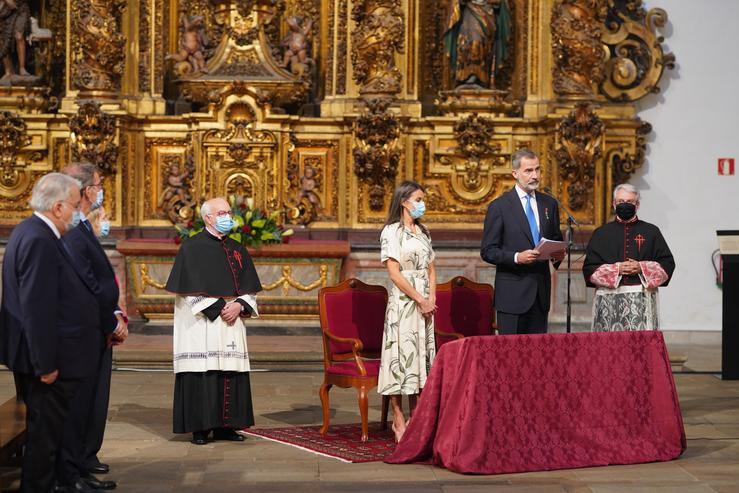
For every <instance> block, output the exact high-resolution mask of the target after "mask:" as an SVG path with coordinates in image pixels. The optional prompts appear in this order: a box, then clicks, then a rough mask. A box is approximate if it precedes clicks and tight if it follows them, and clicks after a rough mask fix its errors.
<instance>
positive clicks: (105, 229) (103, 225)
mask: <svg viewBox="0 0 739 493" xmlns="http://www.w3.org/2000/svg"><path fill="white" fill-rule="evenodd" d="M109 233H110V221H100V236H108V234H109Z"/></svg>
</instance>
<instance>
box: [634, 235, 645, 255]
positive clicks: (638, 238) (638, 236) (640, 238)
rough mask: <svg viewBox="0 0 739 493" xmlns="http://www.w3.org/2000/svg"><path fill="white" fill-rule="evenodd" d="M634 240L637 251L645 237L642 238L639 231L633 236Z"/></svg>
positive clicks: (639, 249)
mask: <svg viewBox="0 0 739 493" xmlns="http://www.w3.org/2000/svg"><path fill="white" fill-rule="evenodd" d="M634 241H635V242H636V251H637V252H639V251H641V245H642V243H644V242H645V241H647V239H646V238H644V237H643V236H642V235H641V233H640V234H638V235H636V236H635V237H634Z"/></svg>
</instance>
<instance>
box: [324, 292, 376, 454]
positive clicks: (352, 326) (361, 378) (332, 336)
mask: <svg viewBox="0 0 739 493" xmlns="http://www.w3.org/2000/svg"><path fill="white" fill-rule="evenodd" d="M318 303H319V305H318V306H319V314H320V318H321V332H322V333H323V368H324V377H323V384H322V385H321V389H320V392H319V394H320V396H321V406H322V408H323V426H322V427H321V434H322V435H325V434H326V432H327V431H328V427H329V421H330V414H329V412H330V410H329V396H328V393H329V390H331V387H332V386H334V385H336V386H338V387H342V388H351V387H353V388H355V389H357V393H358V397H359V413H360V415H361V417H362V441H363V442H366V441H367V437H368V432H367V410H368V400H367V393H368V391H370V390H371V389H373V388H374V387H377V374H378V372H379V369H380V352H381V350H382V332H383V328H384V324H385V308H386V306H387V291H386V290H385V288H384V287H382V286H371V285H368V284H365V283H363V282H362V281H360V280H358V279H347V280H345V281H344V282H342V283H340V284H338V285H336V286H332V287H328V288H322V289H321V290H320V292H319V294H318ZM387 413H388V398H387V397H386V396H383V399H382V429H386V428H387Z"/></svg>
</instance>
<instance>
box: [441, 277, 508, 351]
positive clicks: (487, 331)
mask: <svg viewBox="0 0 739 493" xmlns="http://www.w3.org/2000/svg"><path fill="white" fill-rule="evenodd" d="M494 296H495V290H494V289H493V287H492V286H491V285H489V284H479V283H476V282H473V281H470V280H469V279H467V278H465V277H461V276H457V277H455V278H454V279H451V280H450V281H448V282H445V283H443V284H437V286H436V306H437V307H438V309H437V310H436V314H435V315H434V336H435V339H436V348H437V349H438V348H439V347H441V346H442V345H443V344H444V343H447V342H449V341H454V340H457V339H462V338H463V337H470V336H482V335H492V334H494V333H495V329H496V327H495V311H494V309H493V300H494Z"/></svg>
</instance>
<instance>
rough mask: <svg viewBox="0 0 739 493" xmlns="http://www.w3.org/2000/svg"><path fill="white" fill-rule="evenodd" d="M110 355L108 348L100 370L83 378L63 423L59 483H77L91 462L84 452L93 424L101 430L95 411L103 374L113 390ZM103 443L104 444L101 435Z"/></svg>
mask: <svg viewBox="0 0 739 493" xmlns="http://www.w3.org/2000/svg"><path fill="white" fill-rule="evenodd" d="M111 355H112V352H111V351H110V349H106V350H105V352H104V353H103V354H102V358H101V361H100V363H101V366H100V367H99V369H98V371H97V372H96V373H95V374H94V375H91V376H89V377H86V378H84V379H82V381H81V383H80V388H79V391H78V392H77V396H76V397H75V399H74V402H72V405H71V409H70V414H69V417H68V419H67V422H66V423H65V424H64V437H63V439H62V448H61V451H60V453H59V459H58V460H57V477H58V481H59V483H60V484H63V485H71V484H74V483H75V482H76V481H77V480H78V479H79V477H80V476H81V475H83V474H84V473H85V472H86V470H87V467H88V464H87V463H86V456H85V452H86V449H87V440H88V437H89V436H90V435H91V433H92V430H91V427H92V426H93V425H94V426H95V427H96V429H97V431H101V430H100V429H99V426H100V425H99V423H97V422H96V420H97V419H98V418H99V417H100V416H99V415H97V416H96V414H95V413H96V411H98V409H97V407H98V402H97V399H98V397H100V396H98V395H97V393H98V390H99V388H100V386H101V380H103V379H104V378H103V377H104V376H105V377H107V385H105V388H106V389H107V391H108V393H109V392H110V371H111V370H110V368H111ZM103 374H104V375H103ZM108 395H109V394H108ZM107 409H108V399H107V395H106V398H105V411H106V416H107ZM102 427H103V428H102V431H104V427H105V417H103V424H102ZM100 443H101V444H102V438H101V439H100ZM99 448H100V447H99V446H98V448H97V449H96V450H95V452H94V453H97V450H99Z"/></svg>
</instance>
